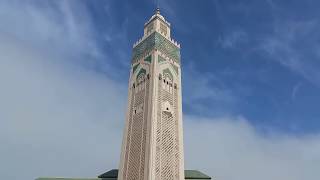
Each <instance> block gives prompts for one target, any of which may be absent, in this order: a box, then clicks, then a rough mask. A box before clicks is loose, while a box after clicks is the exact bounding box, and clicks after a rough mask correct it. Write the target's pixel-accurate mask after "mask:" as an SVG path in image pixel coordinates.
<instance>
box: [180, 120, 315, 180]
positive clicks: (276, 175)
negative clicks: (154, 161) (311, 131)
mask: <svg viewBox="0 0 320 180" xmlns="http://www.w3.org/2000/svg"><path fill="white" fill-rule="evenodd" d="M184 123H185V151H186V153H185V155H186V167H187V168H191V169H201V170H203V171H204V172H207V173H208V174H210V175H211V176H213V177H214V178H215V179H220V180H255V179H260V180H264V179H265V180H270V179H274V180H277V179H279V180H280V179H281V180H301V179H305V180H309V179H310V180H311V179H317V178H318V177H319V175H320V173H319V171H318V167H319V165H320V136H319V135H315V136H305V137H294V136H290V135H286V134H279V133H276V132H270V134H269V135H268V136H264V135H261V134H259V133H258V132H256V131H255V129H254V128H253V127H252V126H251V125H250V124H249V123H248V121H246V120H245V119H243V118H222V119H199V117H185V122H184Z"/></svg>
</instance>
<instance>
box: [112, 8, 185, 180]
mask: <svg viewBox="0 0 320 180" xmlns="http://www.w3.org/2000/svg"><path fill="white" fill-rule="evenodd" d="M180 63H181V62H180V45H179V44H178V43H177V42H175V41H174V40H172V39H171V37H170V23H168V22H167V21H166V20H165V19H164V17H163V16H162V15H161V14H160V12H159V10H157V11H156V13H155V15H153V16H152V17H151V18H150V20H149V21H148V22H147V23H146V24H145V26H144V35H143V37H142V38H141V39H140V40H139V41H138V42H137V43H135V44H134V46H133V55H132V61H131V71H130V79H129V88H128V89H129V92H128V110H127V115H126V125H125V129H124V136H123V144H122V152H121V160H120V166H119V173H118V179H120V180H182V179H184V156H183V132H182V103H181V68H180Z"/></svg>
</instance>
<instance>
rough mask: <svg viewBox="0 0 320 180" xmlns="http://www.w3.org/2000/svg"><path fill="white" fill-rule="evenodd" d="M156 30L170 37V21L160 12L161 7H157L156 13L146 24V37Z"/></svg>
mask: <svg viewBox="0 0 320 180" xmlns="http://www.w3.org/2000/svg"><path fill="white" fill-rule="evenodd" d="M154 31H157V32H158V33H160V34H162V35H163V36H165V37H166V38H168V39H170V23H169V22H168V21H166V20H165V18H164V17H163V16H162V15H161V14H160V10H159V8H157V10H156V12H155V14H154V15H153V16H152V17H151V18H150V19H149V21H148V22H146V23H145V24H144V35H143V36H144V37H147V36H149V35H150V34H151V33H153V32H154Z"/></svg>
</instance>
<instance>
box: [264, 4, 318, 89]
mask: <svg viewBox="0 0 320 180" xmlns="http://www.w3.org/2000/svg"><path fill="white" fill-rule="evenodd" d="M268 2H269V4H270V6H271V8H272V9H273V17H274V24H273V33H270V34H268V35H266V36H264V37H263V38H261V39H260V44H259V45H258V47H259V48H260V49H261V50H263V51H264V52H265V53H266V54H267V55H268V56H269V58H270V59H272V60H275V61H277V62H279V63H281V64H282V65H283V66H285V67H287V68H289V69H291V70H292V71H293V72H296V73H298V74H300V75H302V76H303V77H304V78H305V79H307V80H308V81H309V82H311V83H313V84H315V85H316V86H318V87H320V78H319V77H320V73H319V71H318V69H319V68H320V63H319V56H318V55H317V53H318V49H317V47H319V42H318V41H317V39H319V34H318V33H317V32H319V30H320V24H319V21H318V20H317V19H303V20H297V19H293V18H292V19H291V18H288V17H281V13H280V12H282V11H283V9H281V8H279V7H278V6H277V4H276V3H275V2H273V1H268ZM308 47H311V48H308Z"/></svg>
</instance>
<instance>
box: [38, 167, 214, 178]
mask: <svg viewBox="0 0 320 180" xmlns="http://www.w3.org/2000/svg"><path fill="white" fill-rule="evenodd" d="M184 174H185V179H193V180H197V179H198V180H202V179H211V177H209V176H207V175H205V174H203V173H202V172H200V171H198V170H185V171H184ZM117 178H118V169H112V170H110V171H108V172H105V173H103V174H101V175H99V176H98V178H60V177H41V178H37V179H36V180H117Z"/></svg>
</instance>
